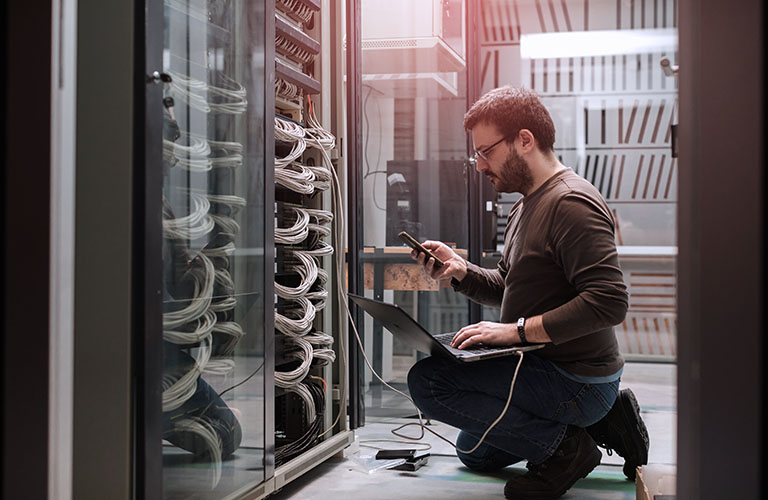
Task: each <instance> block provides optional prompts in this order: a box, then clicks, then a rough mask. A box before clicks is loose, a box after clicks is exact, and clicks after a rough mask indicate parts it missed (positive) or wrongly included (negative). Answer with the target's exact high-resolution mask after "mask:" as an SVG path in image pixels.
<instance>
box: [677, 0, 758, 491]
mask: <svg viewBox="0 0 768 500" xmlns="http://www.w3.org/2000/svg"><path fill="white" fill-rule="evenodd" d="M679 11H680V16H679V18H680V21H681V22H680V61H679V67H680V71H679V75H680V76H679V79H680V128H681V133H680V159H679V167H680V170H679V176H680V177H679V179H680V181H679V186H680V188H679V203H678V206H679V211H678V242H679V254H678V255H679V258H678V261H677V266H678V276H679V278H678V324H679V329H678V341H679V349H678V353H679V354H678V390H677V393H678V419H677V422H678V453H677V457H678V468H677V470H678V484H677V497H678V498H697V499H701V500H708V499H720V498H758V497H759V496H760V495H761V493H762V490H763V489H764V486H763V484H762V476H763V470H764V469H765V442H766V441H765V440H766V432H765V423H764V422H765V420H764V419H765V415H764V412H765V408H766V407H765V400H766V395H765V383H766V366H765V346H766V342H765V339H764V337H765V325H766V316H765V315H766V313H765V305H764V304H765V291H766V290H765V286H766V274H765V273H766V265H765V228H766V226H765V221H766V219H765V216H766V214H765V193H766V184H765V183H766V174H765V146H764V144H765V142H764V133H765V103H766V99H765V94H764V92H763V90H762V89H763V85H764V82H765V54H764V52H763V49H762V47H763V44H762V43H761V42H762V41H763V38H764V29H765V28H764V27H765V17H764V16H765V4H764V3H763V2H761V1H759V0H745V1H743V2H739V4H738V6H737V7H735V8H732V7H729V6H728V5H726V4H724V3H722V2H718V1H717V0H680V4H679ZM725 61H727V62H725ZM673 62H675V63H677V61H673ZM724 62H725V63H724ZM726 96H727V97H726ZM723 457H738V460H723Z"/></svg>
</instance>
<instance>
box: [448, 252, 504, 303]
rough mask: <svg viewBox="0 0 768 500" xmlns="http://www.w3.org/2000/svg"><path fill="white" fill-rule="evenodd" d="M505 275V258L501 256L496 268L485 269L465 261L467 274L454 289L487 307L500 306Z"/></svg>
mask: <svg viewBox="0 0 768 500" xmlns="http://www.w3.org/2000/svg"><path fill="white" fill-rule="evenodd" d="M506 276H507V267H506V259H505V258H504V257H502V258H501V259H500V260H499V264H498V265H497V267H496V269H485V268H483V267H480V266H478V265H476V264H473V263H471V262H467V275H466V276H465V277H464V279H463V280H461V281H460V282H459V284H458V285H454V290H456V291H457V292H461V293H463V294H464V295H466V296H467V297H469V298H470V299H471V300H473V301H474V302H477V303H479V304H483V305H484V306H489V307H497V308H500V307H501V299H502V298H503V297H504V279H505V277H506Z"/></svg>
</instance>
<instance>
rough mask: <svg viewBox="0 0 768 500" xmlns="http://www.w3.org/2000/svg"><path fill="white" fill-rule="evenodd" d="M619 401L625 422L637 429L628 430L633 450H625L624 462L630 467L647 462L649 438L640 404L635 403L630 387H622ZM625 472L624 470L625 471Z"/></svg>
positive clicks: (635, 399)
mask: <svg viewBox="0 0 768 500" xmlns="http://www.w3.org/2000/svg"><path fill="white" fill-rule="evenodd" d="M619 401H620V402H621V411H622V413H623V415H624V418H625V420H626V421H627V422H630V425H631V427H630V428H631V429H637V430H638V431H639V433H637V432H630V436H631V438H632V445H633V448H634V449H633V450H632V451H629V450H628V452H627V455H629V456H627V457H624V460H625V462H627V463H629V462H631V463H632V469H633V470H634V468H635V467H637V466H638V465H645V464H647V463H648V448H649V447H650V438H649V437H648V429H647V428H646V427H645V423H644V422H643V419H642V418H639V417H638V416H639V415H640V405H638V404H637V398H635V394H634V393H633V392H632V391H631V390H630V389H623V390H622V391H621V394H620V395H619ZM625 472H626V471H625Z"/></svg>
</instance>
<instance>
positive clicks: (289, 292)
mask: <svg viewBox="0 0 768 500" xmlns="http://www.w3.org/2000/svg"><path fill="white" fill-rule="evenodd" d="M290 255H293V256H294V257H296V258H297V259H298V260H299V261H300V262H301V264H298V265H289V266H286V271H290V272H295V273H298V275H299V276H300V277H301V283H299V285H298V286H297V287H295V288H294V287H289V286H285V285H281V284H280V283H275V293H276V294H277V296H278V297H280V298H281V299H286V300H298V299H300V298H301V297H303V296H304V294H306V293H307V292H308V291H309V289H310V288H311V287H312V285H313V284H314V283H315V280H317V277H318V267H317V261H316V260H315V259H314V258H313V257H312V256H311V255H307V253H306V251H305V250H294V251H292V252H290Z"/></svg>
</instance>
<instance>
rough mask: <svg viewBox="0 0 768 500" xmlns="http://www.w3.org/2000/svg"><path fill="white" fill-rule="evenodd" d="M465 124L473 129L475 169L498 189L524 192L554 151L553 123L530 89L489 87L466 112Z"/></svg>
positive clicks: (469, 128) (526, 191) (552, 155)
mask: <svg viewBox="0 0 768 500" xmlns="http://www.w3.org/2000/svg"><path fill="white" fill-rule="evenodd" d="M464 128H465V129H466V130H468V131H470V132H471V133H472V142H473V144H474V149H475V151H476V153H475V159H476V160H477V170H478V171H479V172H481V173H483V174H485V175H486V176H487V177H488V178H489V179H490V180H491V182H493V185H494V187H495V189H496V191H499V192H522V193H524V194H525V193H528V192H529V190H530V188H531V186H532V185H533V183H534V177H536V174H537V169H538V168H539V166H540V165H541V164H543V163H546V161H548V160H551V159H552V158H553V157H554V149H553V144H554V142H555V125H554V124H553V123H552V117H551V116H550V115H549V112H548V111H547V108H545V107H544V104H542V102H541V100H540V99H539V97H538V95H536V94H535V93H534V92H532V91H530V90H526V89H519V88H513V87H501V88H498V89H494V90H491V91H490V92H488V93H487V94H485V95H484V96H482V97H481V98H480V99H479V100H478V101H477V102H475V103H474V104H473V105H472V107H471V108H470V109H469V111H467V113H466V115H464Z"/></svg>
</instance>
